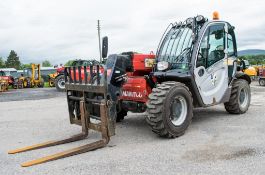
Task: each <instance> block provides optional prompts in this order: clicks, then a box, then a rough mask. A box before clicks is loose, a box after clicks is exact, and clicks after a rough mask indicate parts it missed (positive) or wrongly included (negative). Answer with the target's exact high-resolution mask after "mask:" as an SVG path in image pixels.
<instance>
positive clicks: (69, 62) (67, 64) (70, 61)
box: [64, 60, 74, 66]
mask: <svg viewBox="0 0 265 175" xmlns="http://www.w3.org/2000/svg"><path fill="white" fill-rule="evenodd" d="M73 62H74V60H69V61H67V62H66V63H65V64H64V66H71V65H72V63H73Z"/></svg>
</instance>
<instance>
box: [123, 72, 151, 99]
mask: <svg viewBox="0 0 265 175" xmlns="http://www.w3.org/2000/svg"><path fill="white" fill-rule="evenodd" d="M151 91H152V90H151V88H150V86H149V84H148V83H147V82H146V79H145V77H144V76H139V77H134V76H133V77H128V79H127V81H126V83H125V84H124V85H123V86H122V89H121V96H120V99H121V100H125V101H136V102H143V103H145V102H147V100H148V95H149V94H150V93H151Z"/></svg>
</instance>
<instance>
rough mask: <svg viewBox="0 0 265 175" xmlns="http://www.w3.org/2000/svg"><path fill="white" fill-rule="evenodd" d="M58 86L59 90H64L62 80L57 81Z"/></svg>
mask: <svg viewBox="0 0 265 175" xmlns="http://www.w3.org/2000/svg"><path fill="white" fill-rule="evenodd" d="M58 86H59V88H60V89H64V88H65V82H64V80H63V79H60V80H59V81H58Z"/></svg>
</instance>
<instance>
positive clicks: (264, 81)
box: [259, 78, 265, 86]
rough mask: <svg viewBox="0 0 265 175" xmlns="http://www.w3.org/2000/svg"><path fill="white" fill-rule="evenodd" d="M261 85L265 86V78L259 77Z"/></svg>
mask: <svg viewBox="0 0 265 175" xmlns="http://www.w3.org/2000/svg"><path fill="white" fill-rule="evenodd" d="M259 85H261V86H265V78H260V79H259Z"/></svg>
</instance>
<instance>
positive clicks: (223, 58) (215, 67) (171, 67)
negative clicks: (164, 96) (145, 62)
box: [153, 14, 237, 106]
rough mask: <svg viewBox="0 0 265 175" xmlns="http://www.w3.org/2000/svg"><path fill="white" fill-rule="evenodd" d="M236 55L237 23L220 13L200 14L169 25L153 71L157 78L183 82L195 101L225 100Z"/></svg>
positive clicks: (198, 103) (204, 102)
mask: <svg viewBox="0 0 265 175" xmlns="http://www.w3.org/2000/svg"><path fill="white" fill-rule="evenodd" d="M236 57H237V46H236V38H235V34H234V27H232V26H231V25H230V24H229V23H228V22H225V21H220V20H219V17H218V16H217V14H215V17H214V20H211V21H209V20H208V19H207V18H205V17H203V16H202V15H198V16H196V17H193V18H188V19H187V20H185V21H184V22H179V23H175V24H171V25H170V26H169V27H168V28H167V30H166V32H165V35H164V36H163V37H162V39H161V41H160V44H159V48H158V50H157V56H156V63H157V64H156V66H155V71H154V72H153V74H154V76H155V77H156V78H157V80H158V82H164V81H180V82H184V83H185V84H186V86H188V87H189V88H190V90H191V92H192V93H193V96H194V97H195V103H197V104H196V105H199V106H208V105H214V104H216V103H220V102H221V101H222V100H224V99H223V97H224V95H225V94H226V93H227V92H226V91H227V89H228V86H229V84H230V83H231V81H232V79H233V77H234V75H235V73H236V71H237V65H236V60H237V58H236ZM216 92H219V93H216Z"/></svg>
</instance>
